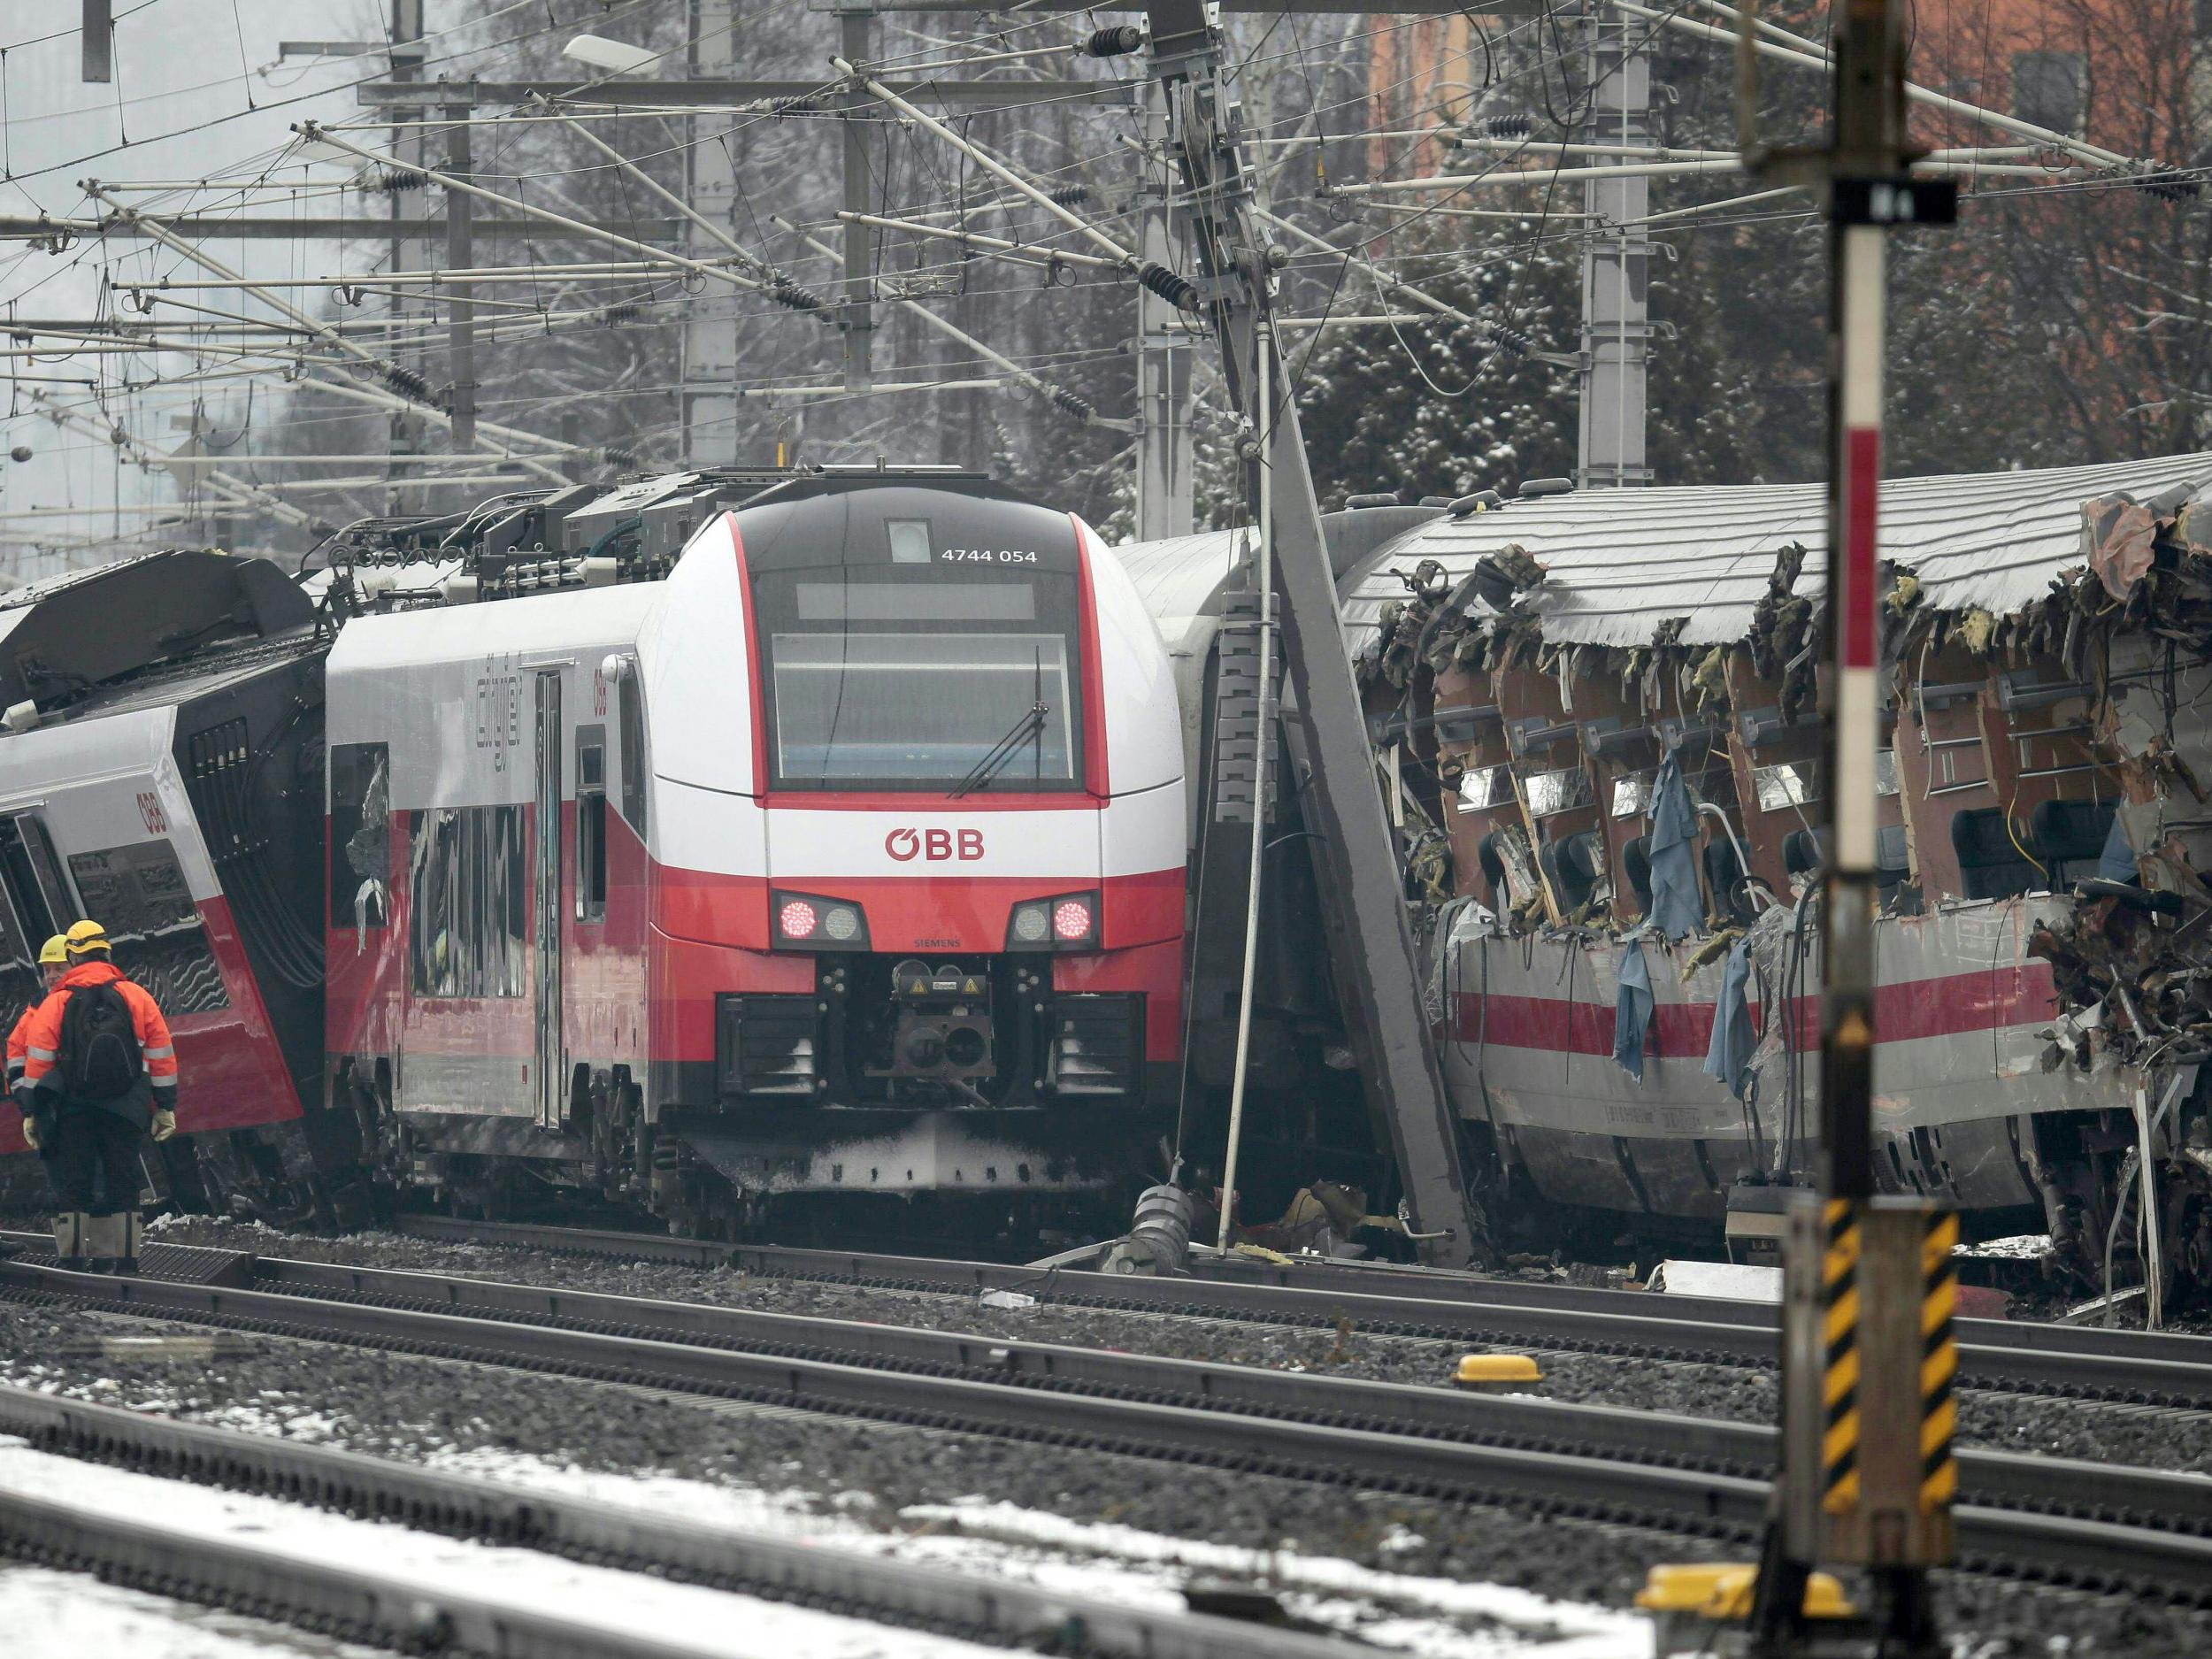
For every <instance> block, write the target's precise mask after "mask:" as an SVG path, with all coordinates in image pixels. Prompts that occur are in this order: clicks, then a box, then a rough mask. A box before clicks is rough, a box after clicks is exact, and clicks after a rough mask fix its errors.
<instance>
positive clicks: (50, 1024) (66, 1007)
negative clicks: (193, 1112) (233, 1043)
mask: <svg viewBox="0 0 2212 1659" xmlns="http://www.w3.org/2000/svg"><path fill="white" fill-rule="evenodd" d="M63 938H64V941H65V949H66V951H67V953H68V957H69V966H68V970H67V972H65V973H64V974H63V975H62V976H61V979H59V981H58V982H57V983H56V985H55V987H54V988H53V989H52V990H51V991H50V992H48V993H47V995H46V1000H45V1001H43V1002H41V1003H40V1004H39V1005H38V1006H37V1007H36V1008H35V1009H34V1010H32V1011H31V1016H30V1025H29V1027H28V1029H27V1031H26V1032H25V1033H24V1036H25V1049H24V1058H23V1084H22V1090H23V1093H24V1094H27V1095H28V1097H29V1099H30V1102H31V1110H29V1112H27V1114H26V1115H25V1118H24V1133H25V1135H26V1137H27V1139H29V1140H30V1141H31V1144H32V1145H33V1146H34V1147H35V1148H38V1150H39V1152H40V1154H41V1155H42V1156H43V1157H44V1158H45V1159H46V1170H47V1176H48V1179H50V1180H51V1181H52V1182H53V1184H54V1193H55V1196H56V1198H57V1199H58V1201H59V1202H60V1203H61V1205H62V1206H63V1209H62V1212H61V1213H60V1214H58V1215H57V1216H56V1217H55V1218H54V1252H55V1254H56V1255H57V1256H59V1257H60V1258H61V1262H62V1264H63V1265H64V1266H65V1267H73V1266H81V1265H82V1266H89V1267H90V1268H91V1269H92V1270H93V1271H124V1272H129V1271H135V1270H136V1268H137V1265H138V1248H139V1240H140V1237H141V1233H142V1225H143V1224H142V1220H141V1218H140V1216H139V1213H138V1191H139V1179H140V1178H139V1164H138V1149H139V1144H140V1137H142V1135H144V1134H145V1133H147V1132H148V1131H149V1130H150V1131H151V1132H152V1133H153V1137H154V1139H155V1140H157V1141H166V1140H167V1139H168V1138H169V1137H170V1136H171V1135H173V1134H174V1133H176V1132H177V1111H176V1104H177V1050H176V1045H175V1042H174V1041H173V1040H172V1038H171V1037H170V1035H169V1022H168V1021H167V1020H165V1019H164V1018H162V1017H161V1009H160V1008H159V1006H158V1005H157V1003H156V1002H154V999H153V998H152V997H151V996H150V995H147V992H146V989H145V987H142V986H141V985H139V984H137V983H136V982H135V981H134V980H131V979H127V978H125V977H124V974H123V972H122V971H121V970H120V969H119V968H118V967H117V966H116V965H115V963H114V961H113V959H112V957H113V952H112V951H111V949H110V948H109V944H108V936H107V933H106V931H105V930H104V928H102V927H101V926H100V925H99V924H98V923H97V922H91V921H83V922H76V923H73V924H72V925H71V926H70V928H69V931H68V932H67V933H65V934H64V935H63Z"/></svg>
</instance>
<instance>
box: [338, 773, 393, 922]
mask: <svg viewBox="0 0 2212 1659" xmlns="http://www.w3.org/2000/svg"><path fill="white" fill-rule="evenodd" d="M391 815H392V787H391V752H390V750H389V749H387V748H386V746H385V745H384V744H382V743H334V744H333V745H332V746H331V750H330V925H331V926H333V927H336V928H344V927H352V928H363V927H381V926H384V923H385V920H386V918H387V916H388V912H389V910H390V909H391V896H390V895H389V893H388V891H387V888H386V884H387V883H388V881H389V880H390V879H391V870H392V828H391Z"/></svg>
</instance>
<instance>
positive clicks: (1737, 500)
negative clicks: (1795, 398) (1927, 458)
mask: <svg viewBox="0 0 2212 1659" xmlns="http://www.w3.org/2000/svg"><path fill="white" fill-rule="evenodd" d="M2208 485H2212V454H2199V455H2180V456H2166V457H2158V458H2156V459H2153V460H2147V461H2124V462H2116V463H2112V464H2108V465H2097V466H2069V467H2052V468H2047V469H2043V470H2039V471H2034V472H2028V471H2021V472H1963V473H1951V474H1947V475H1943V476H1939V477H1932V478H1901V479H1890V480H1885V481H1884V483H1883V485H1882V494H1881V520H1880V523H1881V557H1883V558H1885V559H1886V560H1891V561H1893V562H1895V563H1896V564H1899V565H1904V566H1906V567H1908V568H1909V569H1910V570H1912V571H1913V572H1915V573H1916V575H1917V576H1918V577H1919V578H1920V582H1921V599H1920V603H1922V604H1923V605H1925V606H1927V607H1929V608H1930V609H1932V610H1936V611H1968V610H1974V609H1979V610H1984V611H1990V612H1992V613H1993V614H1995V615H1998V616H2005V615H2009V614H2011V613H2012V612H2015V611H2019V610H2021V609H2023V608H2024V607H2025V606H2027V605H2029V604H2032V603H2034V602H2035V601H2037V600H2039V599H2040V598H2042V597H2044V596H2045V595H2047V593H2048V592H2049V591H2050V588H2051V584H2052V582H2053V580H2054V579H2055V578H2056V577H2057V576H2059V575H2060V574H2061V573H2062V572H2065V571H2068V570H2073V569H2078V568H2080V567H2081V566H2083V565H2085V564H2086V563H2087V562H2088V561H2087V557H2086V554H2085V545H2086V541H2085V529H2084V514H2083V508H2084V506H2085V504H2086V503H2089V502H2092V501H2095V500H2099V499H2101V498H2105V497H2109V496H2113V495H2121V494H2125V495H2130V496H2132V497H2135V498H2137V499H2143V498H2147V497H2150V496H2155V495H2162V494H2165V493H2167V492H2170V491H2177V492H2178V493H2179V495H2180V498H2181V499H2186V498H2188V497H2191V496H2193V495H2196V494H2197V493H2199V492H2200V491H2201V490H2203V489H2204V488H2206V487H2207V486H2208ZM1826 503H1827V487H1826V486H1825V485H1824V484H1782V485H1748V486H1735V487H1727V488H1665V489H1604V490H1579V491H1575V492H1572V493H1570V494H1564V495H1540V496H1537V497H1534V498H1532V499H1527V500H1515V501H1510V502H1508V503H1505V504H1504V505H1503V506H1502V508H1499V509H1496V510H1494V511H1488V512H1477V513H1471V514H1469V515H1467V516H1465V517H1463V518H1450V517H1445V518H1436V519H1434V520H1432V522H1430V523H1427V524H1425V525H1423V526H1420V527H1418V528H1417V529H1415V530H1413V531H1412V532H1411V533H1409V534H1407V535H1404V536H1402V537H1401V538H1400V539H1398V540H1397V541H1393V542H1391V543H1390V544H1389V545H1388V546H1386V547H1385V548H1383V549H1380V550H1379V553H1378V554H1377V555H1376V556H1375V557H1371V558H1370V559H1368V560H1367V561H1365V562H1364V564H1363V565H1362V567H1361V568H1360V569H1359V570H1358V571H1357V572H1355V573H1354V575H1353V576H1352V578H1351V579H1350V580H1348V581H1342V582H1340V592H1341V595H1342V598H1343V603H1344V620H1345V626H1346V627H1347V628H1348V630H1349V631H1350V633H1351V635H1352V643H1353V645H1354V646H1355V648H1358V647H1360V646H1363V644H1364V643H1365V641H1366V640H1367V639H1368V638H1369V637H1371V634H1372V631H1373V629H1374V627H1375V625H1376V618H1377V616H1378V614H1379V612H1380V611H1381V609H1382V607H1383V605H1384V603H1386V602H1387V601H1389V600H1392V599H1402V598H1404V597H1405V593H1406V589H1405V585H1404V584H1403V583H1402V582H1401V581H1400V580H1398V578H1397V576H1396V574H1395V573H1394V572H1398V571H1410V570H1411V569H1412V568H1413V567H1414V566H1415V565H1418V564H1419V563H1420V562H1421V561H1422V560H1423V559H1434V560H1435V561H1436V562H1437V563H1438V564H1439V565H1442V566H1443V568H1444V571H1445V572H1446V574H1447V576H1448V577H1449V578H1450V579H1452V580H1455V581H1456V580H1458V579H1459V578H1461V577H1463V576H1465V575H1467V574H1468V573H1469V572H1471V571H1472V570H1473V569H1474V567H1475V565H1476V563H1477V561H1479V559H1481V558H1482V557H1484V556H1485V555H1486V554H1491V553H1496V552H1500V551H1502V550H1503V549H1506V548H1508V547H1511V546H1518V547H1520V548H1522V549H1525V551H1526V552H1527V553H1528V554H1529V555H1530V556H1531V557H1533V558H1534V559H1535V560H1536V562H1537V563H1538V564H1540V565H1542V566H1543V567H1544V569H1545V572H1546V580H1545V581H1544V583H1543V585H1542V586H1541V587H1540V588H1536V589H1535V590H1533V592H1532V595H1530V596H1529V598H1528V600H1527V602H1526V604H1527V609H1528V610H1529V611H1530V612H1531V613H1532V615H1533V616H1534V617H1535V618H1536V620H1537V624H1538V626H1539V627H1540V630H1541V632H1542V634H1543V637H1544V638H1546V639H1548V640H1555V641H1570V642H1578V643H1588V644H1597V645H1609V646H1635V645H1648V644H1650V643H1652V641H1653V639H1654V636H1655V634H1657V633H1658V632H1659V630H1660V628H1661V626H1662V625H1663V624H1668V623H1671V622H1675V621H1677V620H1680V621H1681V623H1682V626H1681V630H1680V632H1679V633H1678V634H1675V635H1674V637H1675V638H1676V639H1677V640H1678V641H1679V642H1680V643H1682V644H1684V645H1714V644H1724V643H1732V642H1734V641H1739V640H1741V639H1743V638H1745V637H1746V636H1747V634H1749V633H1750V631H1751V624H1752V612H1753V611H1754V609H1755V607H1756V606H1757V604H1758V603H1759V601H1760V600H1761V598H1763V596H1764V595H1765V594H1766V592H1767V587H1768V581H1769V578H1770V577H1771V576H1772V575H1773V573H1774V571H1775V568H1776V559H1777V557H1778V555H1779V554H1780V553H1781V552H1782V551H1783V550H1784V549H1787V548H1791V547H1801V548H1803V549H1805V552H1806V555H1807V557H1806V559H1805V566H1804V570H1803V572H1801V574H1800V576H1799V577H1798V579H1797V581H1796V584H1795V587H1794V588H1793V592H1794V593H1796V594H1798V595H1802V596H1809V597H1815V598H1816V597H1818V595H1820V594H1821V593H1822V592H1823V590H1824V588H1825V585H1826V553H1827V540H1828V538H1827V522H1826V511H1827V506H1826ZM2173 505H2174V506H2178V505H2179V500H2176V501H2175V502H2174V503H2173ZM1471 606H1472V608H1473V609H1474V610H1475V611H1477V612H1478V613H1480V612H1481V611H1483V609H1484V607H1483V606H1482V604H1481V602H1480V601H1479V600H1477V601H1471Z"/></svg>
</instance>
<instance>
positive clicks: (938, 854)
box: [883, 829, 983, 864]
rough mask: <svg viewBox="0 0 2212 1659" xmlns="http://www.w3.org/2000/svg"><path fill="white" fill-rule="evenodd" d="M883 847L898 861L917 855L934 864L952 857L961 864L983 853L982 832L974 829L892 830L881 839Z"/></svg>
mask: <svg viewBox="0 0 2212 1659" xmlns="http://www.w3.org/2000/svg"><path fill="white" fill-rule="evenodd" d="M883 850H884V851H885V852H887V853H889V854H890V855H891V856H892V857H894V858H895V859H897V860H898V861H899V862H900V863H901V864H910V863H911V862H913V860H914V859H915V858H917V857H919V858H922V859H925V860H926V861H927V862H928V863H930V864H944V863H946V862H947V861H949V860H950V859H954V858H957V859H959V860H960V861H961V862H962V863H963V864H965V863H967V862H969V861H970V860H972V859H976V858H980V857H982V856H983V832H982V831H981V830H977V829H964V830H949V829H930V830H916V829H895V830H893V831H892V832H891V833H889V834H888V835H886V836H885V837H884V838H883Z"/></svg>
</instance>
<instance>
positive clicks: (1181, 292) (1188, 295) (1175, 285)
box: [1137, 259, 1198, 311]
mask: <svg viewBox="0 0 2212 1659" xmlns="http://www.w3.org/2000/svg"><path fill="white" fill-rule="evenodd" d="M1137 280H1138V281H1139V282H1141V283H1142V284H1143V285H1144V286H1145V287H1146V288H1150V289H1151V290H1152V291H1153V292H1154V293H1155V294H1157V295H1158V296H1160V297H1161V298H1162V299H1164V300H1165V301H1166V302H1167V303H1169V304H1171V305H1172V306H1174V307H1175V308H1176V309H1177V310H1178V311H1196V310H1197V309H1198V290H1197V288H1195V287H1194V286H1193V285H1192V283H1191V280H1190V279H1189V278H1188V277H1187V276H1179V275H1178V274H1177V273H1174V272H1172V271H1171V270H1169V269H1168V268H1167V267H1166V266H1165V265H1162V264H1161V263H1160V262H1159V261H1158V260H1157V259H1148V260H1146V261H1145V262H1144V263H1143V264H1142V265H1139V266H1138V267H1137Z"/></svg>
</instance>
